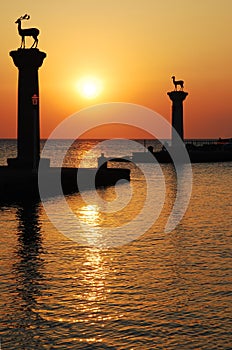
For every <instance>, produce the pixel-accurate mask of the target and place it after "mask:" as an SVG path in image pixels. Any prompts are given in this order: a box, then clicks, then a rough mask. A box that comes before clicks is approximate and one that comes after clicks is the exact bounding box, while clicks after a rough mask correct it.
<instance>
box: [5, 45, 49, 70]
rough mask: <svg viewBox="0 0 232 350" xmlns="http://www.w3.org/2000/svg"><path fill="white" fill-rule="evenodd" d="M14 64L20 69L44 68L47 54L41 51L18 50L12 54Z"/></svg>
mask: <svg viewBox="0 0 232 350" xmlns="http://www.w3.org/2000/svg"><path fill="white" fill-rule="evenodd" d="M10 56H11V57H12V58H13V61H14V64H15V66H16V67H17V68H19V69H28V68H34V69H38V68H39V67H41V66H42V64H43V60H44V58H45V57H46V53H45V52H42V51H39V49H35V48H33V49H18V50H14V51H11V52H10Z"/></svg>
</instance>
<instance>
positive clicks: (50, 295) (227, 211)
mask: <svg viewBox="0 0 232 350" xmlns="http://www.w3.org/2000/svg"><path fill="white" fill-rule="evenodd" d="M64 144H65V142H63V143H62V142H55V141H54V142H53V144H51V155H52V154H53V150H55V152H56V153H57V152H59V151H62V147H64ZM95 144H96V142H95V141H86V142H81V143H79V144H75V145H74V146H73V147H72V149H71V151H70V152H69V154H68V155H67V157H66V159H65V164H66V165H69V166H75V165H77V164H78V162H79V160H80V158H81V157H83V155H85V154H86V151H87V150H88V149H90V148H91V147H92V146H93V145H95ZM102 151H104V152H105V153H106V155H107V156H108V155H109V156H110V155H112V154H110V153H112V152H113V150H110V149H106V148H104V147H103V148H102ZM107 152H108V153H107ZM117 152H119V153H120V154H121V155H125V154H128V153H131V150H128V149H125V148H124V147H123V145H122V143H121V142H118V144H117ZM96 153H97V152H96ZM15 154H16V150H15V141H6V140H1V141H0V164H5V162H6V158H7V157H13V156H15ZM98 155H99V154H96V156H98ZM53 158H54V159H53V162H54V163H55V157H53ZM85 163H86V166H95V165H96V157H95V158H94V157H93V154H92V156H91V157H89V156H88V155H87V158H86V159H85ZM54 165H55V164H54ZM120 166H123V165H122V164H121V165H120ZM124 166H125V164H124ZM145 167H146V170H147V171H148V172H149V170H150V171H151V169H150V168H149V167H150V165H149V164H146V165H145ZM131 170H132V181H131V184H130V185H129V184H123V185H121V186H119V187H120V189H121V193H126V191H127V190H128V187H132V188H133V197H132V200H131V201H130V203H129V204H128V205H127V207H126V208H124V209H122V210H120V211H119V212H117V213H109V214H106V213H104V212H101V211H99V208H98V205H97V204H96V203H95V204H93V205H91V199H92V192H91V191H89V192H88V200H89V204H86V203H84V202H83V200H82V198H81V197H80V195H79V194H73V195H70V196H67V198H66V199H67V203H68V204H69V205H70V207H71V208H72V210H73V212H74V213H75V215H77V216H78V217H80V218H81V219H82V220H83V221H84V222H86V223H87V224H89V225H90V229H89V230H92V231H91V232H90V233H91V234H92V237H94V235H95V234H98V235H99V234H101V231H102V230H104V227H105V226H106V225H107V226H109V227H118V226H119V225H122V224H123V223H124V222H127V221H128V222H129V221H131V220H132V219H133V217H134V216H135V215H137V214H138V211H139V210H140V209H141V208H142V207H143V205H144V202H145V197H146V193H145V192H146V191H145V190H144V188H145V180H144V176H143V175H142V173H141V171H140V170H139V169H138V168H136V167H132V168H131ZM162 170H163V173H164V177H165V181H166V197H165V203H164V206H163V209H162V212H161V215H160V216H159V218H158V220H157V221H156V222H155V223H154V224H153V225H152V227H151V228H150V229H149V230H148V231H147V232H145V233H144V234H143V235H141V236H139V237H138V238H137V239H136V240H135V241H133V242H131V243H128V244H126V245H122V246H119V247H116V248H110V249H101V248H98V247H91V246H87V245H86V246H83V245H80V244H78V243H76V242H74V241H72V240H70V239H68V238H67V237H66V236H64V235H63V234H62V233H60V232H59V231H58V230H57V229H56V228H55V227H54V226H53V225H52V223H51V222H50V221H49V219H48V217H47V215H46V213H45V210H44V207H43V205H42V204H41V203H34V202H31V203H30V202H23V201H22V202H21V203H6V202H5V203H3V202H1V203H0V215H1V216H0V256H1V261H0V277H1V284H0V288H1V289H0V292H1V298H0V310H1V329H0V338H1V349H3V350H4V349H12V350H15V349H20V350H21V349H28V350H29V349H30V350H31V349H32V350H33V349H39V350H40V349H64V350H65V349H91V350H92V349H93V350H94V349H117V350H118V349H120V350H127V349H128V350H132V349H133V350H149V349H178V350H179V349H186V350H189V349H231V348H232V332H231V329H232V322H231V321H232V312H231V311H232V309H231V305H232V303H231V302H232V298H231V296H232V293H231V290H232V289H231V284H232V278H231V276H232V274H231V272H232V271H231V270H232V259H231V231H232V190H231V189H232V176H231V175H232V163H216V164H194V165H193V191H192V197H191V200H190V205H189V207H188V210H187V212H186V214H185V216H184V218H183V220H182V221H181V222H180V223H179V225H178V226H177V227H176V229H175V230H173V231H172V232H170V233H165V232H164V227H165V224H166V222H167V219H168V217H169V215H170V212H171V209H172V205H173V202H174V198H175V193H176V188H175V174H174V171H173V168H172V166H171V165H163V166H162ZM152 176H153V174H152V173H151V179H152ZM155 186H156V181H155V179H154V188H155ZM98 193H99V195H100V197H101V198H104V199H105V200H106V201H109V203H110V201H112V200H114V199H115V197H116V192H115V189H114V188H107V189H101V190H99V191H98ZM156 193H157V200H158V199H159V198H158V196H159V191H158V189H156ZM49 200H50V203H51V205H53V206H54V207H56V208H57V210H58V208H59V206H60V201H61V199H60V198H59V197H56V198H55V197H54V198H51V199H49ZM148 212H149V215H150V216H152V215H153V212H154V208H153V207H152V206H151V207H149V208H148ZM60 220H61V221H62V222H63V221H65V220H66V218H65V216H62V213H61V214H60Z"/></svg>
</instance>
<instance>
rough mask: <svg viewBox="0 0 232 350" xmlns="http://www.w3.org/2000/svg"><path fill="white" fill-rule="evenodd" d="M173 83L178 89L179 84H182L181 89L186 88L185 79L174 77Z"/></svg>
mask: <svg viewBox="0 0 232 350" xmlns="http://www.w3.org/2000/svg"><path fill="white" fill-rule="evenodd" d="M172 80H173V84H174V85H175V90H177V86H178V85H180V88H181V90H183V88H184V81H183V80H176V77H175V76H173V77H172Z"/></svg>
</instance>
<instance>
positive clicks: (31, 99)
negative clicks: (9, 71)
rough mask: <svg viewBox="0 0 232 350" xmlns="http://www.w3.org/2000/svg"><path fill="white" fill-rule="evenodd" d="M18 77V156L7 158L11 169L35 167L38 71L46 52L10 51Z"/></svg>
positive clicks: (31, 50)
mask: <svg viewBox="0 0 232 350" xmlns="http://www.w3.org/2000/svg"><path fill="white" fill-rule="evenodd" d="M10 56H11V57H12V58H13V61H14V64H15V66H16V67H17V68H18V70H19V76H18V135H17V136H18V141H17V150H18V155H17V158H15V159H8V165H9V166H13V167H23V168H33V169H35V168H37V167H38V163H39V160H40V125H39V124H40V123H39V82H38V69H39V67H41V66H42V64H43V60H44V58H45V57H46V53H44V52H41V51H39V50H38V49H21V48H20V49H18V50H17V51H11V52H10Z"/></svg>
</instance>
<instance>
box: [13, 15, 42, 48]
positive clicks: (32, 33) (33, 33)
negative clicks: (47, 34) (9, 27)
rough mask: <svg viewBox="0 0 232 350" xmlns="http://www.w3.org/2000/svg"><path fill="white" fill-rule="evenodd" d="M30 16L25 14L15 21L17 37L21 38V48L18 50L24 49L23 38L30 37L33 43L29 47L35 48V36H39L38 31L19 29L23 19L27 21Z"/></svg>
mask: <svg viewBox="0 0 232 350" xmlns="http://www.w3.org/2000/svg"><path fill="white" fill-rule="evenodd" d="M29 18H30V16H29V15H27V14H25V15H24V16H21V17H19V18H18V19H17V21H16V22H15V23H17V24H18V32H19V35H20V36H21V37H22V41H21V46H20V48H25V36H32V38H33V39H34V42H33V44H32V46H31V48H32V47H37V45H38V38H37V36H38V35H39V29H37V28H26V29H22V28H21V21H22V20H24V19H29Z"/></svg>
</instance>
